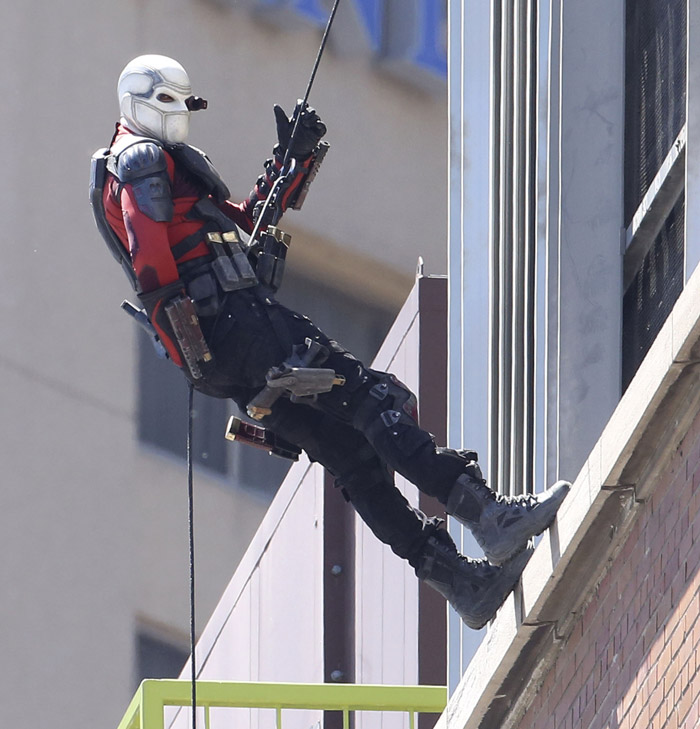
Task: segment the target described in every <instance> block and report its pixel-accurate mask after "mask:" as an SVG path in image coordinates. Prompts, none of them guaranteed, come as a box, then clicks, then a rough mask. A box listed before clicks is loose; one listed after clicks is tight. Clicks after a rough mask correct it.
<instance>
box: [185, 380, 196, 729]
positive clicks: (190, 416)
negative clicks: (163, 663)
mask: <svg viewBox="0 0 700 729" xmlns="http://www.w3.org/2000/svg"><path fill="white" fill-rule="evenodd" d="M187 411H188V412H187V511H188V515H187V521H188V525H189V535H190V656H191V658H190V668H191V675H192V729H197V666H196V663H195V644H196V634H195V612H194V610H195V590H194V489H193V485H192V484H193V478H192V431H193V420H194V387H193V385H192V383H191V382H189V383H188V403H187Z"/></svg>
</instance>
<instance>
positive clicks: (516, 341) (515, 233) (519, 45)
mask: <svg viewBox="0 0 700 729" xmlns="http://www.w3.org/2000/svg"><path fill="white" fill-rule="evenodd" d="M526 5H527V3H526V0H516V2H515V3H514V10H515V12H514V16H513V102H514V104H513V106H514V110H513V128H512V132H511V135H512V147H513V150H514V154H513V168H512V185H513V216H512V221H511V230H512V241H513V243H512V245H513V279H512V311H513V321H512V330H511V341H512V357H511V372H510V378H511V403H510V408H511V413H512V415H511V423H510V460H511V493H514V492H515V493H517V492H519V491H520V484H522V480H523V479H522V476H523V456H524V453H523V418H524V407H523V406H524V394H525V393H524V384H525V383H524V380H523V376H524V369H525V360H524V356H525V277H526V260H525V258H526V250H525V246H526V216H527V210H526V200H525V174H524V172H525V168H526V165H527V147H526V144H525V135H526V128H527V108H526V87H527V78H526V74H527V65H526V47H527V38H526V32H525V29H526V25H527V18H526V11H527V7H526Z"/></svg>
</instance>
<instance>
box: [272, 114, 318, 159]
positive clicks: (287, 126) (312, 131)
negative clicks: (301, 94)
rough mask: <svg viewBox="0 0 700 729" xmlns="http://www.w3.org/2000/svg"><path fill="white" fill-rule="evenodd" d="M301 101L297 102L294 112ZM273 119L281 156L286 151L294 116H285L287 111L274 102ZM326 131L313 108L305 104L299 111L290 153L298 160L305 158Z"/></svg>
mask: <svg viewBox="0 0 700 729" xmlns="http://www.w3.org/2000/svg"><path fill="white" fill-rule="evenodd" d="M300 104H301V101H299V102H297V108H296V109H295V114H296V112H297V110H298V108H299V105H300ZM274 111H275V121H276V123H277V139H278V141H279V153H280V154H282V155H283V156H284V155H285V154H286V152H287V147H288V145H289V138H290V137H291V136H292V130H293V129H294V116H292V117H291V118H288V117H287V113H286V112H285V111H284V110H283V109H282V107H281V106H279V105H278V104H275V106H274ZM325 133H326V125H325V124H324V123H323V122H322V121H321V119H320V118H319V116H318V114H317V113H316V111H315V109H313V108H311V107H310V106H306V107H305V108H304V110H303V111H302V112H301V119H300V120H299V125H298V127H297V133H296V136H295V137H294V141H293V142H292V148H291V150H290V155H291V156H292V157H294V158H295V159H298V160H305V159H306V158H307V157H308V156H309V155H310V154H311V153H312V152H313V151H314V149H315V148H316V145H317V144H318V143H319V141H320V140H321V138H322V137H323V135H324V134H325Z"/></svg>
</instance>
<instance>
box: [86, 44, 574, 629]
mask: <svg viewBox="0 0 700 729" xmlns="http://www.w3.org/2000/svg"><path fill="white" fill-rule="evenodd" d="M118 97H119V108H120V114H121V118H120V121H119V123H118V125H117V128H116V132H115V134H114V136H113V138H112V140H111V143H110V145H109V147H108V148H105V149H104V150H100V151H99V152H98V153H96V155H95V156H94V157H93V171H92V172H93V173H92V192H91V200H92V205H93V211H94V214H95V219H96V222H97V225H98V228H99V230H100V232H101V233H102V235H103V237H104V238H105V241H106V242H107V244H108V246H109V247H110V249H111V251H112V253H113V254H114V255H115V257H116V258H117V259H118V260H119V261H120V262H121V263H122V266H123V268H124V270H125V271H126V273H127V275H128V277H129V279H130V281H131V282H132V285H133V286H134V289H135V292H136V294H137V296H138V298H139V300H140V302H141V304H142V306H143V312H142V314H141V316H142V318H143V320H144V323H146V325H147V326H149V327H152V331H153V332H154V334H155V335H156V336H157V340H158V342H159V343H160V346H162V347H163V348H164V349H165V351H166V352H167V355H168V357H169V358H170V359H171V360H172V362H173V363H174V365H176V366H177V367H179V368H180V369H181V370H182V372H183V374H184V375H185V377H186V378H187V379H188V380H189V382H190V383H191V384H192V386H193V387H194V388H195V389H197V390H198V391H200V392H202V393H204V394H206V395H210V396H213V397H217V398H230V399H232V400H234V402H236V404H237V405H238V407H239V408H240V409H241V411H242V412H247V413H248V414H249V415H250V416H251V417H252V418H254V419H255V420H257V421H258V422H259V424H260V425H261V426H263V427H264V428H265V430H266V431H268V432H269V433H271V434H274V436H275V437H277V438H279V439H281V440H283V441H286V442H288V443H289V444H292V446H296V447H297V448H299V449H302V450H303V451H304V452H306V454H307V455H308V456H309V458H311V459H312V460H314V461H318V462H319V463H321V464H322V465H323V466H324V467H325V468H326V469H328V471H329V472H330V473H331V474H332V475H333V476H334V477H335V479H336V483H337V485H338V486H339V487H341V489H342V491H343V493H344V494H345V495H346V497H347V498H348V500H349V501H350V502H351V503H352V505H353V506H354V508H355V509H356V511H357V513H358V514H359V515H360V517H361V518H362V519H363V520H364V521H365V522H366V523H367V525H368V526H369V528H370V529H371V530H372V531H373V532H374V534H375V535H376V536H377V537H378V538H379V539H380V540H381V541H382V542H384V543H385V544H388V545H389V546H390V547H391V549H392V550H393V551H394V552H395V553H396V554H397V555H398V556H399V557H402V558H403V559H406V560H407V561H408V562H409V563H410V564H411V565H412V567H413V568H414V569H415V571H416V574H417V576H418V577H419V579H421V580H424V581H425V582H426V583H427V584H429V585H430V586H431V587H433V588H434V589H436V590H438V591H439V592H440V593H441V594H442V595H443V596H444V597H446V598H447V600H449V602H450V603H451V604H452V606H453V607H454V608H455V610H456V611H457V612H458V613H459V615H460V616H461V618H462V619H463V620H464V622H465V623H466V624H467V625H468V626H470V627H472V628H480V627H482V626H483V625H485V624H486V623H487V622H488V621H489V620H490V619H491V618H492V617H493V616H494V614H495V613H496V611H497V610H498V608H499V607H500V606H501V605H502V604H503V602H504V600H505V599H506V597H507V596H508V594H509V593H510V592H511V590H512V589H513V588H514V586H515V585H516V584H517V582H518V580H519V578H520V575H521V573H522V571H523V569H524V567H525V565H526V563H527V561H528V559H529V557H530V555H531V553H532V550H533V547H532V543H531V541H530V540H531V538H532V537H533V536H534V535H537V534H540V533H541V532H542V531H543V530H545V529H546V528H547V527H548V526H549V525H550V524H551V523H552V521H553V520H554V518H555V515H556V512H557V509H558V508H559V506H560V504H561V502H562V501H563V499H564V497H565V496H566V494H567V492H568V489H569V484H568V483H567V482H563V481H562V482H558V483H557V484H555V485H554V486H552V487H551V488H550V489H548V490H547V491H545V492H544V493H542V494H539V495H537V496H535V495H532V494H526V495H523V496H516V497H504V496H499V495H497V494H496V493H495V492H494V491H493V490H491V489H490V488H488V487H487V485H486V482H485V481H484V479H483V478H482V474H481V471H480V469H479V466H478V463H477V455H476V453H474V452H472V451H463V450H452V449H449V448H441V447H438V446H437V445H436V443H435V441H434V439H433V436H432V435H431V434H430V433H428V432H426V431H424V430H422V429H421V428H420V427H419V425H418V423H417V422H416V418H415V413H416V399H415V396H414V395H413V393H412V392H410V391H409V390H408V388H406V386H405V385H403V384H402V383H401V382H400V381H398V380H397V379H396V378H395V377H394V376H392V375H391V374H388V373H385V372H379V371H376V370H372V369H369V368H368V367H366V366H365V365H364V364H363V363H362V362H360V361H359V360H358V359H356V358H355V357H353V355H352V354H351V353H350V352H348V351H347V350H345V349H344V348H343V347H341V346H340V345H339V344H338V343H337V342H336V341H335V340H333V339H332V338H330V337H328V336H326V334H324V333H323V332H322V331H320V330H319V329H318V328H317V327H316V326H315V325H314V324H313V323H312V322H311V321H310V320H309V319H308V318H307V317H305V316H302V315H301V314H298V313H296V312H294V311H291V310H290V309H288V308H286V307H285V306H284V305H282V304H281V303H279V301H278V300H277V298H276V292H277V289H278V288H279V284H280V281H281V276H282V273H283V266H284V256H285V254H286V248H287V244H288V239H287V237H286V235H285V234H284V233H282V232H281V231H280V230H279V228H277V223H278V222H279V218H280V217H281V216H282V214H283V213H284V212H285V211H286V210H288V209H289V208H290V207H292V208H295V207H296V208H298V207H299V205H300V201H301V200H302V199H303V196H304V195H305V194H306V191H307V189H308V184H309V182H310V180H311V179H312V178H313V176H314V174H315V170H316V169H317V166H318V164H319V162H320V159H321V158H322V156H323V154H324V152H325V149H326V148H327V145H326V143H325V142H323V141H322V138H323V137H324V136H325V134H326V126H325V125H324V123H323V122H322V121H321V119H320V117H319V115H318V114H317V113H316V111H315V110H314V109H312V108H311V107H310V106H309V105H308V103H307V100H306V99H303V100H302V101H301V102H300V103H298V104H297V106H296V109H295V110H294V113H293V114H292V115H291V116H287V114H285V113H284V112H283V111H282V109H281V108H280V107H278V106H277V107H275V121H276V127H277V137H278V139H277V144H276V146H275V147H274V150H273V157H272V158H271V159H270V160H268V161H267V162H266V163H265V167H264V173H263V174H262V175H261V176H260V177H259V178H258V180H257V182H256V183H255V185H254V187H253V189H252V191H251V193H250V195H249V196H248V198H247V199H245V200H244V201H242V202H240V203H234V202H231V201H230V200H229V191H228V189H227V187H226V184H225V183H224V182H223V180H222V179H221V177H220V176H219V174H218V172H217V171H216V169H215V168H214V166H213V165H212V163H211V161H210V160H209V158H208V157H207V156H206V155H205V154H204V153H203V152H201V151H200V150H198V149H196V148H194V147H191V146H189V145H188V144H187V139H188V132H189V122H190V115H191V113H192V112H193V111H197V110H201V109H204V108H206V102H205V101H204V100H203V99H200V98H199V97H196V96H194V95H193V94H192V88H191V84H190V79H189V77H188V75H187V73H186V71H185V69H184V68H183V67H182V66H181V65H180V64H179V63H178V62H177V61H175V60H173V59H171V58H167V57H165V56H159V55H146V56H139V57H138V58H135V59H134V60H133V61H131V62H130V63H129V64H127V66H126V67H125V68H124V70H123V71H122V73H121V76H120V77H119V82H118ZM146 317H147V321H146ZM394 473H399V474H401V475H402V476H404V477H405V478H407V479H408V480H409V481H411V482H412V483H414V484H415V485H416V486H417V487H418V488H419V489H420V490H421V491H422V492H424V493H426V494H428V495H430V496H434V497H436V498H437V499H438V500H439V501H440V502H441V503H442V504H444V505H445V510H446V511H447V513H448V514H451V515H452V516H454V517H455V518H456V519H458V520H459V521H460V522H461V523H462V524H464V525H465V526H466V527H467V528H469V529H470V530H471V532H472V534H473V535H474V536H475V538H476V540H477V542H478V543H479V545H480V546H481V548H482V549H483V551H484V554H485V559H480V560H474V559H470V558H467V557H464V556H462V555H461V554H459V552H458V551H457V549H456V547H455V544H454V542H453V540H452V539H451V537H450V536H449V534H448V533H447V531H446V530H445V529H444V525H443V520H441V519H439V518H436V517H428V516H426V515H425V514H423V513H422V512H421V511H419V510H418V509H415V508H413V507H411V506H410V505H409V504H408V502H407V501H406V499H405V498H404V497H403V495H402V494H401V492H400V491H399V490H398V489H397V488H396V486H395V484H394Z"/></svg>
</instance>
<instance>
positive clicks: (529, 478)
mask: <svg viewBox="0 0 700 729" xmlns="http://www.w3.org/2000/svg"><path fill="white" fill-rule="evenodd" d="M527 39H528V48H527V93H526V103H527V129H526V135H527V136H526V139H527V141H526V144H527V153H526V167H525V180H526V185H527V187H526V210H527V215H526V246H525V253H526V259H525V265H526V279H525V371H524V373H523V374H524V381H525V401H524V404H523V444H524V456H523V490H525V489H528V490H532V489H533V488H534V481H535V372H536V366H535V356H536V354H535V330H536V317H537V306H536V296H537V291H536V265H537V215H536V211H537V164H538V162H537V134H538V118H537V117H538V115H537V80H538V64H537V54H538V23H537V1H536V0H528V12H527Z"/></svg>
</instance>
